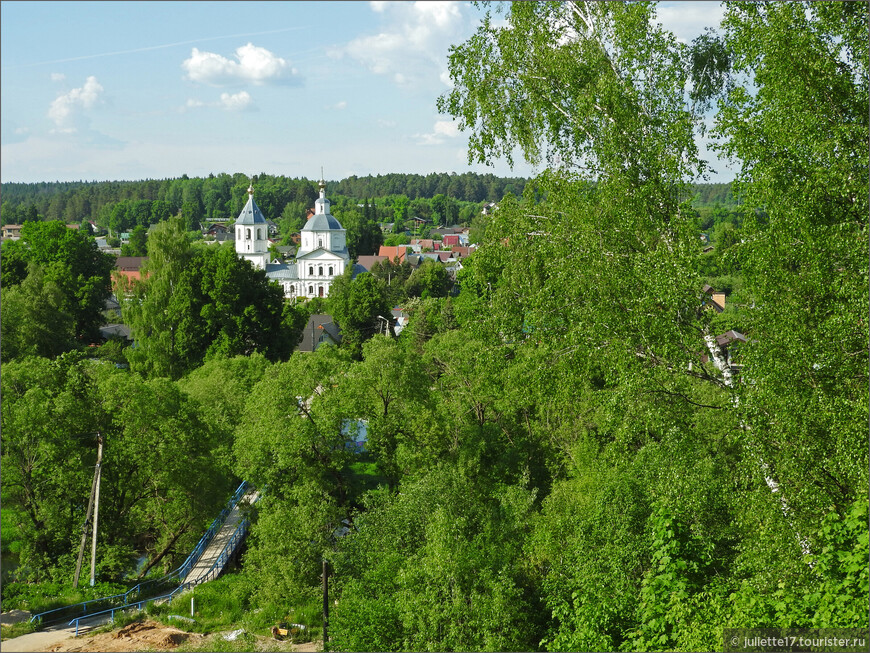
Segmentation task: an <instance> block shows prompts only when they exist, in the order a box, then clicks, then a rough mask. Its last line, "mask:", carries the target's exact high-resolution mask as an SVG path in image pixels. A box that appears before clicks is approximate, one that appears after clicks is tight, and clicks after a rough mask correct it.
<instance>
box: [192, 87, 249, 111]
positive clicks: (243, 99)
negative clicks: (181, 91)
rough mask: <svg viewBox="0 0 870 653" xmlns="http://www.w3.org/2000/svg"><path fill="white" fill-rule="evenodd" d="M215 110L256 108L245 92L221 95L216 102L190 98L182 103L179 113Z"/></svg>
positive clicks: (247, 109)
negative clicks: (206, 109)
mask: <svg viewBox="0 0 870 653" xmlns="http://www.w3.org/2000/svg"><path fill="white" fill-rule="evenodd" d="M208 107H211V108H217V109H224V110H225V111H255V110H257V106H256V105H255V104H254V98H252V97H251V94H250V93H248V92H247V91H239V92H238V93H233V94H230V93H221V96H220V99H218V100H217V101H216V102H203V101H202V100H198V99H196V98H190V99H188V100H187V102H185V103H184V106H182V107H180V108H179V111H180V112H181V113H186V112H188V111H193V110H195V109H202V108H208Z"/></svg>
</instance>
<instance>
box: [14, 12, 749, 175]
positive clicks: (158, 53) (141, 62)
mask: <svg viewBox="0 0 870 653" xmlns="http://www.w3.org/2000/svg"><path fill="white" fill-rule="evenodd" d="M721 15H722V9H721V6H720V5H719V3H716V2H672V3H662V5H661V6H660V7H659V19H660V21H661V22H662V23H664V24H665V25H666V26H667V27H669V28H670V29H672V30H674V32H675V33H676V35H677V37H678V38H681V39H684V40H686V41H690V40H691V39H692V38H694V37H695V36H697V35H698V34H699V33H700V32H701V31H702V30H703V28H704V27H705V26H708V25H709V26H714V27H715V26H717V25H718V23H719V20H720V18H721ZM481 16H482V11H481V10H478V9H476V8H475V7H472V6H470V5H469V4H468V3H464V2H229V1H228V2H208V3H205V2H174V1H173V2H31V1H26V2H21V1H8V2H7V1H3V2H2V3H0V68H2V75H0V179H2V181H4V182H6V181H19V182H35V181H55V180H59V181H70V180H79V179H84V180H114V179H146V178H154V179H162V178H166V177H179V176H181V175H182V174H184V173H186V174H188V175H190V176H204V175H208V174H209V173H210V172H213V173H220V172H229V173H234V172H244V173H246V174H257V173H260V172H266V173H269V174H281V175H287V176H290V177H308V178H314V177H316V176H318V175H319V174H320V168H321V166H322V167H323V169H324V172H325V175H326V177H327V178H329V179H340V178H343V177H347V176H349V175H358V176H364V175H367V174H384V173H389V172H406V173H420V174H426V173H429V172H451V171H455V172H457V173H461V172H465V171H467V170H472V171H477V172H493V173H495V174H499V175H516V176H529V175H531V174H534V172H535V171H534V170H533V169H532V168H531V167H530V166H528V165H526V164H524V163H522V162H520V163H518V164H515V166H514V168H513V169H511V168H510V167H509V166H508V165H507V164H506V163H499V164H497V165H496V166H495V167H491V168H488V167H486V166H470V165H469V164H468V162H467V155H466V144H467V138H466V136H465V134H463V133H461V132H459V131H458V130H457V129H456V128H455V126H454V125H453V123H452V121H451V120H450V117H449V116H444V115H440V114H438V111H437V109H436V107H435V102H436V99H437V97H438V96H439V95H440V94H441V93H443V92H444V91H446V90H448V88H449V87H448V86H447V79H448V78H447V75H446V70H447V52H448V48H449V46H450V45H451V44H456V43H460V42H462V41H464V40H465V39H466V38H468V37H469V36H470V35H471V34H473V32H474V30H475V27H476V25H477V23H478V22H479V20H480V17H481ZM717 167H718V168H719V169H720V170H721V172H720V175H718V177H714V179H713V180H714V181H719V180H722V181H727V180H730V179H731V178H732V176H733V175H732V173H730V171H728V170H727V169H725V166H724V165H718V166H717Z"/></svg>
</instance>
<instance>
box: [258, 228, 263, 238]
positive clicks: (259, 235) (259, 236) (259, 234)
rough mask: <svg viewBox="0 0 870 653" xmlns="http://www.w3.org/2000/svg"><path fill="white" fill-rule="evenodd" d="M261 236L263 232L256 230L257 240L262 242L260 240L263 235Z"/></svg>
mask: <svg viewBox="0 0 870 653" xmlns="http://www.w3.org/2000/svg"><path fill="white" fill-rule="evenodd" d="M262 234H263V230H262V229H257V240H262V239H263V235H262Z"/></svg>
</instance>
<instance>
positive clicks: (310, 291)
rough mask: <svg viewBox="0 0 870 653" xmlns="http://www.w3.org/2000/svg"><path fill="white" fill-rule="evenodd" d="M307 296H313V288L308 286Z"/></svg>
mask: <svg viewBox="0 0 870 653" xmlns="http://www.w3.org/2000/svg"><path fill="white" fill-rule="evenodd" d="M308 294H309V295H313V294H314V286H308Z"/></svg>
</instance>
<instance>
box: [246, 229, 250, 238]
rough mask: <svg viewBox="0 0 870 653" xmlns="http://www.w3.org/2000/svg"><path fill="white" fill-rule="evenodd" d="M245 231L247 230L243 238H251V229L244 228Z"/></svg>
mask: <svg viewBox="0 0 870 653" xmlns="http://www.w3.org/2000/svg"><path fill="white" fill-rule="evenodd" d="M245 231H246V232H247V233H246V234H245V240H251V230H250V229H246V230H245Z"/></svg>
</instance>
